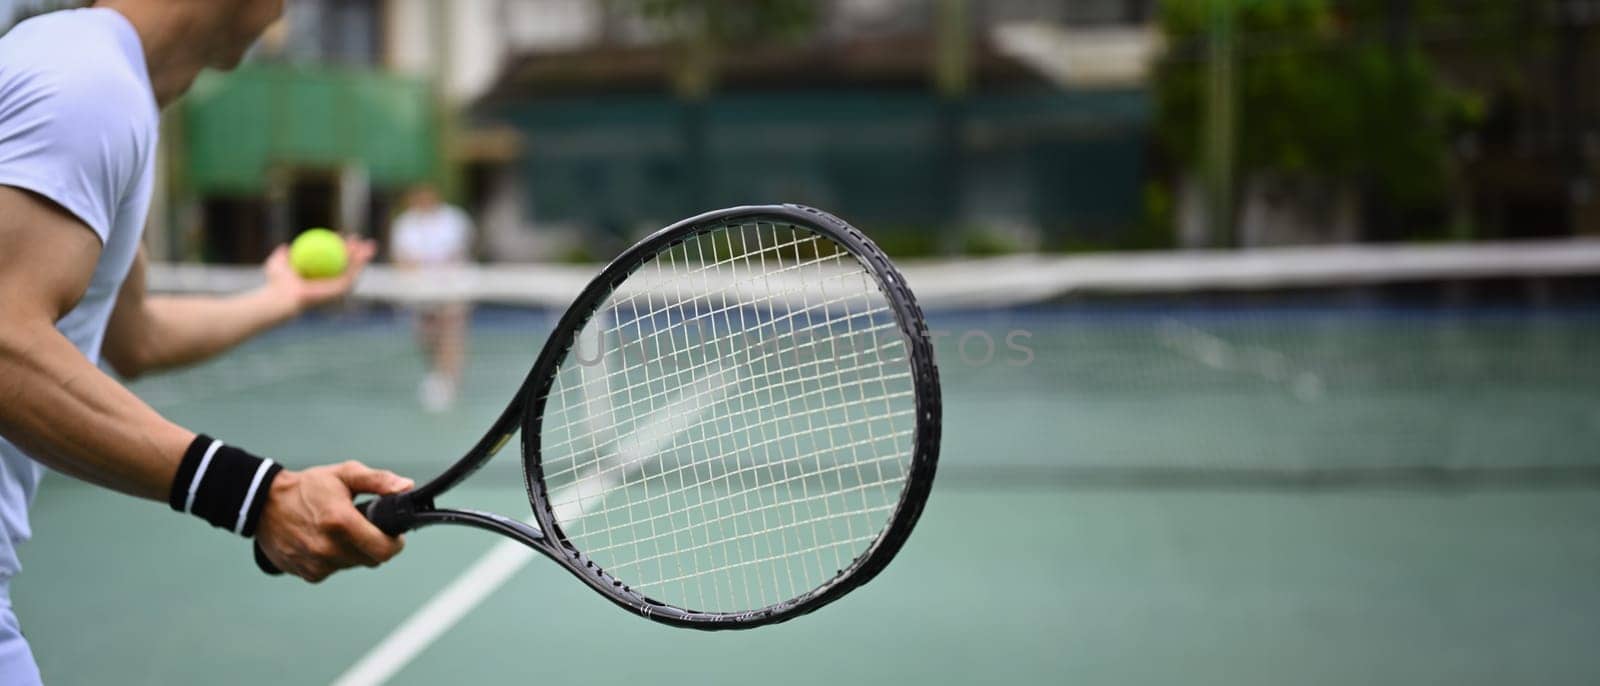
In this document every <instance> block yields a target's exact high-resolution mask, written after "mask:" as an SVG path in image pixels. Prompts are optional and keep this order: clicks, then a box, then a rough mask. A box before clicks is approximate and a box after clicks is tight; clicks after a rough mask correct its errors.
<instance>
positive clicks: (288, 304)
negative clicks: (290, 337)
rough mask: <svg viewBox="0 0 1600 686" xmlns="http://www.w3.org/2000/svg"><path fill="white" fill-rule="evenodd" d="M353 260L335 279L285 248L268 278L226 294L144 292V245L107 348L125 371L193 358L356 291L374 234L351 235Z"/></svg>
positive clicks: (142, 370) (115, 364)
mask: <svg viewBox="0 0 1600 686" xmlns="http://www.w3.org/2000/svg"><path fill="white" fill-rule="evenodd" d="M347 248H348V250H349V252H350V267H349V268H348V269H347V270H345V273H344V275H342V276H340V277H338V278H334V279H321V280H315V281H310V280H306V279H302V278H301V277H300V276H299V275H298V274H295V273H294V270H293V269H292V268H290V266H289V261H288V256H287V254H286V252H285V251H284V250H283V249H281V248H280V249H279V250H277V251H275V252H274V253H273V255H272V257H271V258H269V259H268V260H267V263H266V265H265V266H264V267H263V270H264V271H265V272H266V275H267V282H266V284H265V285H263V286H262V287H260V288H258V289H255V290H253V291H250V292H247V293H241V294H239V295H234V296H227V297H207V296H167V295H150V294H147V293H146V291H145V256H144V252H143V251H142V250H141V251H140V253H139V256H138V258H136V260H135V261H134V265H133V268H132V269H131V270H130V271H129V273H128V278H127V280H126V281H125V282H124V283H123V285H122V291H121V292H120V293H119V294H118V296H117V305H116V309H115V311H114V312H113V313H112V315H111V324H110V326H109V328H108V329H107V330H106V342H105V348H104V350H103V353H102V354H103V355H104V356H105V358H106V361H107V362H110V363H111V366H112V367H113V368H115V369H116V370H117V373H119V374H122V375H123V376H125V377H130V378H131V377H136V376H139V375H140V374H144V373H147V372H152V371H159V370H163V369H171V368H174V367H181V366H184V365H189V364H194V363H196V362H199V361H202V360H205V359H207V358H210V357H213V356H215V355H218V354H220V353H222V352H225V351H227V350H228V349H230V348H232V347H234V346H236V345H239V344H240V343H243V342H244V341H246V340H248V339H250V338H251V337H252V336H255V335H256V334H259V333H261V332H263V331H266V330H267V329H270V328H272V327H274V326H277V325H279V324H282V323H283V322H285V321H288V320H289V319H292V318H294V317H295V316H296V315H298V314H300V312H301V311H303V310H304V309H306V308H308V307H312V306H315V305H318V304H321V303H323V302H326V301H328V300H331V299H334V298H337V297H340V296H342V295H344V294H345V293H346V292H348V291H349V290H350V287H351V285H352V284H353V283H354V282H355V279H356V278H357V277H358V276H359V275H360V274H361V270H362V269H363V268H364V267H365V266H366V264H367V262H368V261H369V260H371V259H372V253H373V247H372V244H371V243H370V242H368V241H362V240H352V241H350V242H349V243H348V245H347Z"/></svg>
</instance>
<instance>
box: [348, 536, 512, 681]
mask: <svg viewBox="0 0 1600 686" xmlns="http://www.w3.org/2000/svg"><path fill="white" fill-rule="evenodd" d="M531 559H533V549H532V548H529V547H527V546H525V545H522V544H521V543H516V542H513V541H501V542H499V543H496V544H495V546H494V547H493V548H491V549H490V550H489V552H487V553H485V554H484V556H483V557H480V558H478V561H477V562H474V563H472V566H471V567H468V568H467V569H466V571H464V572H462V573H461V576H458V577H456V579H455V581H452V582H450V585H448V586H445V587H444V588H443V589H441V590H440V591H439V593H438V595H435V596H434V597H433V598H432V599H431V600H429V601H428V602H427V604H425V605H423V606H422V607H420V608H417V611H416V612H414V613H412V614H411V616H410V617H407V618H406V621H404V622H402V623H401V624H400V626H397V627H395V630H394V631H393V632H390V634H389V635H388V636H385V637H384V639H383V640H382V641H381V642H379V643H378V645H377V646H374V647H373V648H372V650H370V651H368V652H367V654H366V655H363V656H361V660H360V661H358V662H356V663H355V664H354V665H351V666H350V669H347V670H345V672H344V673H343V674H340V675H339V678H337V679H334V681H333V683H334V686H375V685H376V684H382V683H384V682H385V681H388V680H389V678H390V677H393V676H394V675H395V673H396V672H399V671H400V669H401V668H403V667H405V666H406V665H407V664H410V663H411V660H412V659H413V658H415V657H416V656H417V655H418V654H420V653H421V652H422V651H423V650H425V649H426V648H427V647H428V646H430V645H432V644H433V642H434V641H437V640H439V637H440V636H442V635H444V632H446V631H449V630H450V628H451V627H453V626H455V625H456V622H459V621H461V618H462V617H464V616H466V614H467V613H468V612H471V611H472V610H473V608H476V607H477V606H478V605H479V604H480V603H482V602H483V600H484V598H487V597H489V594H490V593H493V592H495V589H498V588H500V587H501V586H504V585H505V583H506V582H507V581H510V580H511V577H512V576H513V575H515V574H516V573H517V572H518V571H519V570H521V569H522V568H523V567H524V566H526V565H527V564H528V560H531Z"/></svg>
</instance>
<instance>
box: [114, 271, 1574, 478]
mask: <svg viewBox="0 0 1600 686" xmlns="http://www.w3.org/2000/svg"><path fill="white" fill-rule="evenodd" d="M903 267H904V271H905V274H906V278H907V281H909V282H910V284H911V286H912V287H913V289H915V291H916V292H917V294H918V296H919V298H920V299H921V300H922V301H923V304H924V306H925V307H926V308H927V309H928V310H929V324H930V327H931V329H932V330H933V331H932V332H933V334H934V335H935V337H936V339H937V346H936V347H937V354H938V359H939V363H940V367H941V372H942V375H943V384H944V395H945V428H944V436H945V440H944V449H943V451H942V459H941V466H940V473H941V482H944V483H949V484H952V485H965V486H968V487H1051V488H1072V487H1080V488H1196V487H1207V488H1330V487H1397V488H1414V487H1415V488H1438V487H1499V486H1511V487H1550V486H1582V487H1593V486H1597V485H1600V451H1597V450H1595V448H1594V446H1596V445H1600V355H1596V354H1595V351H1596V350H1600V241H1594V240H1572V241H1541V242H1519V243H1499V244H1474V245H1444V246H1349V247H1323V248H1293V249H1270V250H1254V251H1243V252H1198V253H1196V252H1189V253H1142V254H1131V255H1091V256H1018V257H1002V258H993V259H983V260H957V261H932V262H929V261H921V262H919V261H907V263H905V264H904V265H903ZM597 271H598V267H596V266H572V265H523V266H495V267H477V268H470V269H463V270H460V271H459V272H456V273H453V274H451V275H449V276H448V278H438V277H437V276H435V277H433V278H427V279H423V278H418V277H416V276H412V275H407V274H402V273H398V272H393V271H390V270H386V269H382V268H374V269H373V270H372V271H371V273H369V274H367V275H366V276H365V277H364V279H363V282H362V284H361V287H360V289H359V290H358V294H357V297H356V298H354V299H353V301H352V302H350V303H347V304H345V305H343V306H340V307H336V308H332V309H330V310H327V311H323V312H318V313H314V314H312V315H311V316H308V317H307V318H305V319H304V320H303V321H301V322H298V323H296V324H293V325H291V326H289V327H286V328H285V329H283V330H280V331H278V332H275V333H273V334H271V335H269V336H267V337H264V338H263V339H261V340H259V341H257V342H254V343H252V344H250V345H249V346H246V347H245V348H244V349H242V350H240V351H238V352H236V353H233V354H231V355H229V356H227V357H225V358H223V359H221V360H218V361H216V362H212V363H209V364H207V365H204V366H202V367H199V368H197V369H193V370H187V371H184V372H180V373H177V374H172V375H167V376H163V377H155V378H151V379H148V380H141V381H139V382H138V383H137V384H135V386H134V387H135V390H136V391H137V392H139V393H140V394H141V395H142V396H143V397H145V398H146V399H147V400H148V401H149V402H151V403H152V404H154V405H155V406H157V408H158V409H161V410H162V411H164V412H166V413H168V414H169V415H171V416H173V417H174V418H175V419H178V420H179V421H187V422H190V423H191V424H192V425H196V426H203V427H206V428H207V430H209V431H212V432H214V433H219V435H229V436H238V435H241V434H243V435H248V436H251V437H252V438H253V440H255V441H258V442H259V443H258V445H261V446H262V447H261V449H262V450H268V451H273V450H276V451H277V452H275V453H274V454H276V455H282V456H284V457H285V458H286V459H288V460H289V461H290V462H291V463H294V462H296V461H303V462H306V463H311V462H321V461H326V460H327V459H334V458H343V457H358V458H360V459H363V460H367V461H369V462H373V463H376V464H382V465H385V466H389V467H392V468H396V469H399V470H401V471H405V472H407V473H411V474H419V475H421V474H427V473H429V472H432V471H436V470H437V469H438V468H439V467H440V466H442V465H444V464H446V463H447V462H448V461H449V460H450V459H452V458H453V457H455V456H456V455H458V454H459V453H460V452H461V451H463V450H464V449H465V448H466V447H467V446H469V445H471V443H472V442H473V441H474V440H475V439H476V437H477V434H478V433H479V432H481V431H482V430H483V428H484V427H486V426H487V425H488V424H489V423H490V422H491V421H492V420H493V418H494V417H495V416H496V414H497V413H498V412H499V411H500V409H501V408H503V407H504V405H505V403H506V401H507V400H508V399H509V398H510V396H511V393H512V392H513V391H514V390H515V389H516V387H517V384H518V383H519V382H520V381H521V378H522V376H523V374H525V373H526V370H527V369H528V367H529V366H531V364H532V362H533V359H534V357H535V356H536V355H537V354H538V352H539V349H540V347H541V346H542V345H543V344H544V337H545V335H546V333H547V332H548V331H549V328H550V326H551V324H552V323H553V321H554V318H555V317H558V316H559V315H560V314H561V312H562V311H563V310H564V309H565V307H566V305H567V304H568V302H570V300H571V299H572V297H574V296H576V295H577V293H578V292H579V291H580V290H581V289H582V287H583V285H584V284H585V283H586V282H587V280H588V279H589V278H590V277H591V276H592V275H593V274H594V273H596V272H597ZM259 278H260V277H259V275H258V273H257V271H256V270H254V269H250V268H228V267H214V266H196V265H155V266H153V269H152V273H151V278H150V282H151V284H152V287H153V288H154V289H156V290H159V291H164V292H175V293H201V292H203V293H218V292H231V291H237V290H241V289H244V288H248V287H250V286H251V285H252V284H254V283H257V282H259ZM441 301H464V302H470V303H473V304H474V305H475V307H474V309H473V312H474V313H473V315H472V317H471V320H470V321H471V327H470V345H469V350H470V353H469V355H468V366H467V370H466V373H465V376H464V379H463V382H462V386H461V391H462V393H461V396H460V398H459V402H458V403H457V405H456V406H455V407H454V408H453V409H451V410H449V411H446V412H440V413H430V412H426V411H424V409H423V408H422V407H421V406H420V403H419V401H418V386H419V383H420V382H421V380H422V379H423V377H424V375H425V371H426V370H425V363H424V360H423V357H422V355H421V354H420V353H419V352H418V351H417V346H416V345H415V344H414V343H413V341H412V336H411V328H412V323H413V319H414V315H415V313H416V312H418V311H419V310H426V309H427V308H428V307H430V306H432V305H434V304H437V303H438V302H441ZM263 427H276V428H277V433H271V432H268V431H265V430H264V429H263ZM282 427H295V433H297V434H305V435H308V436H316V437H317V438H318V440H316V441H303V442H302V441H299V440H290V439H288V438H287V437H285V436H284V434H283V431H282ZM274 443H276V444H280V445H281V446H282V447H278V446H274V445H273V444H274ZM302 443H303V445H304V446H305V447H300V446H301V445H302ZM312 446H315V447H314V448H313V447H312ZM312 450H315V451H317V454H313V453H312V452H311V451H312ZM324 453H333V454H331V455H330V454H324ZM498 465H499V466H498V467H497V468H511V467H513V466H514V465H515V461H514V460H502V461H499V462H498Z"/></svg>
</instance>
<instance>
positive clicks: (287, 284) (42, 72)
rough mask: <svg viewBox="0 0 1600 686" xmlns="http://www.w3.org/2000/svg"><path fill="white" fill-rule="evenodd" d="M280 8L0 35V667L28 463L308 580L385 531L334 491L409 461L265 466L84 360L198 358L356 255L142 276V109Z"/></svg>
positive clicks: (138, 5) (145, 128)
mask: <svg viewBox="0 0 1600 686" xmlns="http://www.w3.org/2000/svg"><path fill="white" fill-rule="evenodd" d="M281 11H282V2H281V0H105V1H103V2H100V3H98V4H97V6H96V7H95V8H93V9H82V10H69V11H62V12H55V13H51V14H46V15H43V16H40V17H36V18H34V19H31V20H29V21H25V22H23V23H21V24H19V25H17V26H16V27H14V28H13V29H12V30H11V31H10V32H8V33H7V34H6V35H4V36H3V37H0V683H4V684H36V683H39V680H40V677H39V673H38V668H37V666H36V665H35V664H34V661H33V658H32V654H31V652H30V649H29V647H28V644H27V641H26V640H24V639H23V637H22V634H21V629H20V628H19V626H18V623H17V618H16V617H15V615H14V614H13V613H12V611H11V603H10V595H9V591H10V580H11V577H12V576H14V575H15V574H16V573H17V572H19V571H20V570H21V565H20V563H19V562H18V559H17V554H16V551H15V546H16V545H17V544H18V543H20V542H21V541H23V540H26V539H27V538H28V536H29V535H30V531H29V527H28V506H29V504H30V503H31V501H32V499H33V496H34V492H35V490H36V488H37V486H38V482H39V478H40V476H41V475H42V474H43V472H44V469H45V467H49V468H51V469H54V470H55V471H58V472H61V473H63V474H67V475H70V476H73V477H76V478H79V479H82V480H84V481H88V482H90V483H94V484H98V485H100V486H104V487H106V488H109V489H113V490H117V491H121V492H123V493H126V494H129V495H133V496H136V497H141V498H147V499H150V500H156V501H162V500H165V501H166V502H167V503H168V505H169V506H170V507H172V508H173V509H174V510H178V511H180V512H187V513H190V514H194V515H196V516H198V517H200V518H201V519H204V520H205V521H207V522H209V523H210V524H212V525H214V526H217V527H219V528H225V529H228V530H230V531H232V532H234V533H236V534H238V535H241V536H245V537H253V538H254V539H255V541H256V543H257V544H258V545H259V546H260V547H261V549H262V550H263V552H264V553H265V554H266V556H267V557H268V558H269V559H270V560H271V561H272V562H273V563H274V564H276V565H277V566H278V567H279V568H281V569H283V570H285V571H287V572H290V573H292V574H295V575H297V576H300V577H302V578H304V579H306V580H309V581H312V582H316V581H320V580H321V579H323V578H324V577H326V576H328V575H329V574H331V573H333V572H335V571H337V570H340V569H343V568H346V567H351V566H355V565H369V566H371V565H377V564H380V563H382V562H384V561H386V560H388V559H389V558H391V557H393V556H394V555H395V554H396V553H398V552H399V550H400V547H401V541H400V540H399V539H396V538H391V537H389V536H386V535H384V534H383V532H381V531H379V530H378V529H377V528H376V527H374V526H372V525H371V524H370V523H369V522H367V521H366V520H365V518H363V517H362V516H361V515H360V513H358V512H357V511H356V510H355V508H354V507H352V506H351V500H352V498H353V496H354V495H355V494H356V493H393V492H399V491H402V490H405V489H407V488H410V487H411V482H410V481H409V480H407V479H403V478H401V477H399V476H396V475H394V474H391V473H389V472H384V471H378V470H373V469H369V468H367V467H364V466H362V465H360V464H358V463H355V462H345V463H342V464H339V465H337V466H329V467H316V468H311V469H306V470H303V471H295V470H287V469H282V468H281V467H280V466H279V465H277V464H276V463H274V462H273V461H271V460H267V459H263V458H260V457H256V456H254V455H251V454H250V453H248V452H245V451H244V450H241V449H239V448H237V447H233V446H229V445H227V444H226V443H224V442H222V441H219V440H215V439H212V438H210V437H208V436H205V435H203V434H197V433H196V432H195V431H191V430H190V429H187V428H184V427H181V426H178V425H176V424H173V423H172V422H170V421H168V420H167V419H165V418H163V417H162V416H161V415H159V414H157V413H156V412H155V411H154V410H152V409H151V408H150V407H149V406H147V405H146V404H144V403H143V402H141V401H140V400H139V398H137V397H135V396H134V395H133V394H132V393H130V392H129V391H128V390H127V389H126V388H124V387H123V386H122V385H121V384H120V383H118V381H117V380H115V379H113V378H112V377H110V376H108V375H107V374H105V373H104V372H102V371H101V370H100V369H99V367H98V366H97V362H99V361H100V360H102V359H103V360H105V361H106V362H107V363H109V364H110V366H112V367H113V368H115V369H116V370H117V371H118V372H120V373H121V374H122V375H124V376H128V377H132V376H137V375H139V374H142V373H146V372H152V371H158V370H161V369H167V368H171V367H176V366H181V365H186V364H190V363H193V362H196V361H199V360H203V359H205V358H208V357H211V356H213V355H216V354H217V353H220V352H222V351H224V350H227V349H228V348H231V347H233V346H234V345H237V344H238V343H240V342H241V341H244V340H245V339H247V338H249V337H251V336H253V335H255V334H257V333H259V332H261V331H264V330H266V329H268V328H271V327H272V326H275V325H277V324H280V323H282V322H284V321H287V320H289V319H290V318H292V317H294V316H295V315H297V314H298V313H299V312H301V311H302V310H304V309H306V308H308V307H311V306H314V305H316V304H318V303H321V302H325V301H328V300H331V299H334V298H337V297H339V296H341V295H343V294H344V293H345V292H347V291H348V290H349V288H350V286H351V284H352V283H353V280H354V278H355V276H356V274H357V273H359V272H360V270H361V268H362V266H363V265H364V264H365V263H366V261H367V260H368V259H370V257H371V255H372V252H373V246H372V245H371V244H370V243H367V242H360V241H353V242H351V244H350V246H349V247H350V249H351V252H352V266H351V269H350V271H349V272H348V273H347V274H346V275H345V276H343V277H341V278H337V279H329V280H324V281H306V280H303V279H301V278H300V277H299V276H297V275H296V274H295V272H294V270H293V269H291V268H290V267H289V265H288V260H287V258H286V255H285V252H284V250H283V249H282V248H280V249H279V250H278V251H277V252H276V253H274V254H273V256H272V257H271V259H269V260H268V262H267V264H266V267H265V270H266V275H267V283H266V285H265V286H263V287H262V288H260V289H258V290H255V291H252V292H249V293H244V294H240V295H237V296H233V297H227V298H177V297H156V296H149V295H147V294H146V293H145V283H144V270H145V261H144V256H143V254H142V253H141V249H140V235H141V233H142V231H143V227H144V223H145V217H146V213H147V211H148V208H149V202H150V189H151V179H152V173H153V166H154V161H155V143H156V136H157V129H158V126H157V124H158V118H159V112H158V110H159V108H160V107H162V106H165V105H167V104H169V103H171V102H173V101H174V100H176V99H177V98H178V97H179V96H181V95H182V94H183V92H184V91H185V90H187V89H188V88H189V85H190V84H191V83H192V82H193V80H194V78H195V76H196V75H198V74H199V72H200V70H201V69H202V68H205V67H208V66H209V67H218V68H223V69H227V68H231V67H233V66H235V65H237V64H238V62H239V60H240V59H241V58H242V56H243V55H244V52H245V50H246V49H248V48H249V46H250V44H251V43H252V42H253V41H254V39H255V37H256V36H257V35H258V34H259V33H260V32H261V31H262V30H263V29H264V28H265V27H266V26H267V25H268V24H270V23H271V22H272V21H273V20H274V19H275V18H276V17H277V16H278V15H279V14H280V13H281ZM86 555H88V557H90V558H92V557H93V554H92V551H86ZM86 559H87V558H86ZM241 559H242V560H243V561H245V563H246V564H248V559H249V556H248V554H247V553H242V554H241ZM85 619H86V620H87V619H89V618H85Z"/></svg>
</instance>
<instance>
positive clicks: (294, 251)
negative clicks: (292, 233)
mask: <svg viewBox="0 0 1600 686" xmlns="http://www.w3.org/2000/svg"><path fill="white" fill-rule="evenodd" d="M349 262H350V256H349V255H347V254H345V251H344V239H343V238H340V237H339V234H336V233H334V232H332V231H329V230H327V229H308V230H306V232H305V233H302V234H300V235H299V236H298V237H296V238H295V239H294V243H292V244H290V245H289V264H290V265H292V266H294V270H295V271H297V272H299V273H300V275H301V276H303V277H305V278H308V279H330V278H333V277H335V276H338V275H340V274H343V273H344V268H345V267H346V266H347V265H348V264H349Z"/></svg>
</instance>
